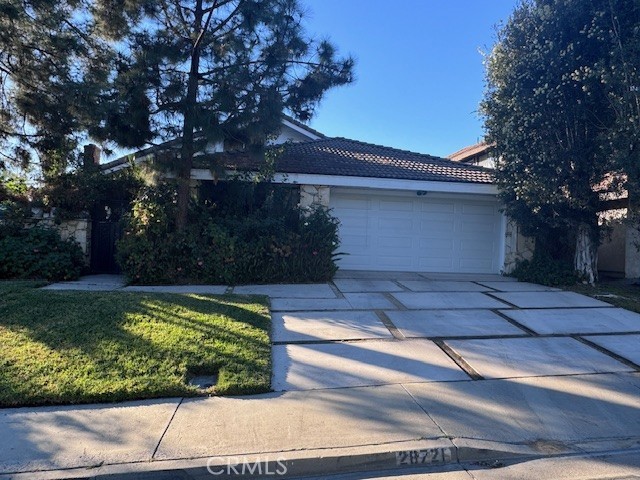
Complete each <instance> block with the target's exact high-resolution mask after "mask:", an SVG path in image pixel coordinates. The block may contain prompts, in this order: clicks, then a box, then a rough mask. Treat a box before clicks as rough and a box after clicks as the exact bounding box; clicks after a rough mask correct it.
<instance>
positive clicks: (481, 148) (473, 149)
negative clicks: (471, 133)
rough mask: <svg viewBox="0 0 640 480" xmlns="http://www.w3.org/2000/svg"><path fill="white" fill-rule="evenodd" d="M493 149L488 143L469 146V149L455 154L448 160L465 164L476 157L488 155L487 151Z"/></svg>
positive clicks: (463, 149)
mask: <svg viewBox="0 0 640 480" xmlns="http://www.w3.org/2000/svg"><path fill="white" fill-rule="evenodd" d="M491 147H492V145H489V144H488V143H486V142H479V143H476V144H475V145H469V146H468V147H464V148H462V149H460V150H458V151H457V152H455V153H452V154H451V155H449V156H448V157H447V158H448V159H449V160H452V161H454V162H465V161H466V160H468V159H470V158H472V157H476V156H478V155H482V154H484V153H487V151H488V150H489V149H490V148H491Z"/></svg>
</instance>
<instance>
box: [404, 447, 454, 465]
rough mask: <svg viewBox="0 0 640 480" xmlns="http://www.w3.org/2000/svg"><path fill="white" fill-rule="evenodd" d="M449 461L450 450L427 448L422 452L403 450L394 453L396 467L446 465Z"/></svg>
mask: <svg viewBox="0 0 640 480" xmlns="http://www.w3.org/2000/svg"><path fill="white" fill-rule="evenodd" d="M450 461H451V449H449V448H427V449H424V450H404V451H402V452H396V464H397V465H424V464H432V463H448V462H450Z"/></svg>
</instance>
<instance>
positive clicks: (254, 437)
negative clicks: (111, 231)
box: [0, 272, 640, 478]
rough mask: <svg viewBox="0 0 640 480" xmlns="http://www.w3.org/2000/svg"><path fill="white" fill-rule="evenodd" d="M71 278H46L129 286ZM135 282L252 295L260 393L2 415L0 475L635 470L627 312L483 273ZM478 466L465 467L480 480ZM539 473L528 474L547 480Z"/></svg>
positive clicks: (79, 285)
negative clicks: (586, 458)
mask: <svg viewBox="0 0 640 480" xmlns="http://www.w3.org/2000/svg"><path fill="white" fill-rule="evenodd" d="M83 282H84V283H83ZM83 282H76V283H75V284H73V285H70V284H63V285H62V286H58V287H56V286H51V287H50V288H52V289H55V288H63V289H70V288H73V289H86V288H87V286H88V287H89V289H101V290H108V289H112V290H120V289H122V290H127V289H134V287H124V285H123V284H122V283H121V282H119V281H118V279H113V278H99V279H96V278H93V279H90V281H89V280H84V281H83ZM135 289H136V290H147V289H149V291H173V292H175V293H189V292H199V293H218V292H220V293H222V292H228V293H231V292H234V293H247V294H248V293H257V294H265V295H269V296H270V297H271V304H272V318H273V342H274V346H273V365H274V373H273V383H272V385H273V388H274V390H276V391H275V392H272V393H268V394H263V395H255V396H248V397H237V398H234V397H214V398H190V399H164V400H160V401H158V400H153V401H141V402H128V403H125V404H116V405H102V406H100V405H94V406H66V407H40V408H33V409H30V408H19V409H5V410H4V411H2V412H0V433H2V436H1V437H2V439H1V441H0V477H1V476H2V473H7V472H27V473H25V474H24V475H25V476H21V477H15V476H13V475H12V474H11V473H9V476H10V478H33V476H32V473H28V472H33V471H34V470H39V471H41V470H45V469H61V468H66V469H69V468H74V469H76V470H73V472H74V473H73V475H74V476H78V477H82V478H85V477H89V476H91V477H92V478H94V477H96V476H97V475H98V474H99V473H101V474H102V473H105V474H106V473H112V471H113V469H116V470H117V469H118V468H119V469H120V470H119V471H134V470H133V469H138V468H141V469H156V470H158V469H167V468H169V469H174V468H178V467H179V468H181V469H184V468H196V467H195V466H194V465H196V463H197V461H198V460H197V459H201V460H200V462H201V464H200V468H202V465H203V462H204V460H202V459H207V457H209V460H210V459H211V458H213V457H216V458H219V459H224V458H225V457H228V456H229V455H233V458H236V457H238V456H241V455H253V456H254V457H252V458H255V456H256V455H259V458H261V459H264V458H270V457H269V455H275V454H276V453H274V452H277V455H279V457H278V458H283V459H286V461H287V465H288V466H290V467H291V472H292V473H294V472H298V474H300V475H302V474H303V473H304V474H305V475H306V474H309V473H316V474H323V475H325V474H327V473H328V472H331V471H340V472H343V471H347V470H349V469H355V468H356V467H357V468H359V469H370V468H375V469H381V470H382V469H385V468H404V466H406V465H409V464H411V465H412V464H414V463H416V462H413V460H420V463H429V465H436V464H454V463H458V464H459V465H460V466H461V465H463V464H467V463H471V464H472V465H473V468H474V469H477V468H482V466H483V465H484V466H487V465H489V466H498V465H499V464H500V462H502V461H503V460H505V459H520V460H521V459H524V458H531V456H533V457H537V456H553V457H556V456H561V455H570V456H572V458H573V456H575V455H581V454H585V452H586V453H594V452H611V451H619V452H621V453H620V459H621V460H620V462H621V464H623V465H626V466H627V467H628V469H627V470H628V471H633V472H634V474H635V473H637V474H638V475H640V471H638V469H637V468H636V464H635V463H633V462H634V461H635V460H634V459H637V458H638V455H640V372H639V370H640V369H639V368H638V363H640V347H639V345H640V342H639V340H640V315H638V314H635V313H631V312H628V311H625V310H622V309H618V308H614V307H612V306H611V305H608V304H606V303H604V302H600V301H597V300H594V299H592V298H588V297H584V296H581V295H577V294H574V293H570V292H563V291H560V290H557V289H550V288H546V287H542V286H539V285H531V284H526V283H517V282H515V281H513V279H509V278H505V277H499V276H494V275H424V274H422V275H421V274H413V273H397V274H393V273H382V274H376V273H358V272H339V274H338V276H337V277H336V279H335V280H334V281H333V282H332V283H329V284H318V285H261V286H242V287H235V288H229V287H225V286H180V287H135ZM194 459H196V460H194ZM412 459H413V460H412ZM409 460H411V461H409ZM426 460H428V462H427V461H426ZM520 460H514V461H520ZM207 461H208V460H207ZM220 461H222V460H220ZM166 462H169V463H166ZM171 462H174V463H171ZM176 462H178V463H176ZM194 462H196V463H194ZM407 462H408V463H407ZM412 462H413V463H412ZM104 465H106V467H105V466H104ZM207 465H208V464H207ZM523 465H525V464H523ZM594 465H595V464H594ZM110 466H111V467H110ZM85 467H91V468H90V469H89V470H83V468H85ZM527 468H529V467H527ZM109 469H111V470H109ZM296 469H298V470H296ZM69 472H70V470H65V471H64V472H63V474H60V476H52V477H51V478H63V477H64V478H68V477H70V473H69ZM479 472H480V473H477V472H476V471H475V470H474V471H473V472H472V474H471V473H470V476H471V477H472V478H487V477H486V476H483V472H482V471H481V470H480V471H479ZM492 472H498V473H497V476H496V477H495V478H523V477H522V475H520V473H515V474H514V476H511V477H509V476H508V475H506V474H504V475H502V474H501V473H500V472H504V470H492ZM518 472H520V471H518ZM547 473H549V472H547ZM547 473H545V474H543V475H537V476H536V475H535V474H534V475H533V476H532V477H531V478H555V477H553V474H552V473H549V474H547ZM56 475H57V474H56ZM478 475H479V476H478ZM202 476H203V477H204V476H206V474H204V473H203V474H202ZM43 478H44V477H43ZM136 478H137V477H136ZM145 478H151V477H145ZM154 478H155V477H154ZM197 478H202V477H197ZM207 478H209V476H207ZM563 478H564V477H563ZM567 478H569V477H567ZM571 478H573V477H571ZM576 478H578V477H576ZM579 478H584V477H583V476H580V477H579Z"/></svg>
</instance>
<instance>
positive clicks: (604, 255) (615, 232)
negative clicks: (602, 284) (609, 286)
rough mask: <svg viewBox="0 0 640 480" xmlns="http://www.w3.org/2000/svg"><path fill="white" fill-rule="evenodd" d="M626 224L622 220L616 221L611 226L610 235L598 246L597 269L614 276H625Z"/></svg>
mask: <svg viewBox="0 0 640 480" xmlns="http://www.w3.org/2000/svg"><path fill="white" fill-rule="evenodd" d="M626 241H627V226H626V224H625V223H624V222H622V221H619V222H616V223H615V224H614V225H613V226H612V231H611V235H610V236H609V237H607V238H605V240H604V241H603V242H602V244H601V245H600V248H598V271H600V272H603V273H608V274H610V275H615V276H621V277H624V276H625V269H626V258H625V257H626V255H625V253H626V252H625V250H626Z"/></svg>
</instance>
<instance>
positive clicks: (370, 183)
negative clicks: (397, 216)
mask: <svg viewBox="0 0 640 480" xmlns="http://www.w3.org/2000/svg"><path fill="white" fill-rule="evenodd" d="M273 181H274V183H299V184H306V185H326V186H328V187H359V188H375V189H383V190H424V191H427V192H446V193H479V194H483V195H497V194H498V187H496V186H495V185H493V184H486V183H465V182H436V181H428V180H401V179H395V178H378V177H347V176H341V175H316V174H305V173H277V174H275V175H274V177H273Z"/></svg>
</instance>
